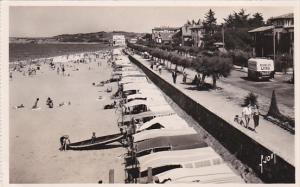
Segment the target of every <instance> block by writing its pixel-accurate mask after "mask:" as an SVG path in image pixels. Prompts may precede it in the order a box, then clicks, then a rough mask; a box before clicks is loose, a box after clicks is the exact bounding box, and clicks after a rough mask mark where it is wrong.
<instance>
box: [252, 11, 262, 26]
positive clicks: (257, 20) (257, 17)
mask: <svg viewBox="0 0 300 187" xmlns="http://www.w3.org/2000/svg"><path fill="white" fill-rule="evenodd" d="M264 24H265V23H264V18H263V16H262V14H261V13H258V12H257V13H255V14H253V16H252V18H250V19H249V25H250V26H251V27H260V26H263V25H264Z"/></svg>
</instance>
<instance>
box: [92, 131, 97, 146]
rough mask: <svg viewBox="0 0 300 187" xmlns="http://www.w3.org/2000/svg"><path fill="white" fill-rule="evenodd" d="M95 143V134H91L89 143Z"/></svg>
mask: <svg viewBox="0 0 300 187" xmlns="http://www.w3.org/2000/svg"><path fill="white" fill-rule="evenodd" d="M95 142H96V133H95V132H93V135H92V138H91V143H95Z"/></svg>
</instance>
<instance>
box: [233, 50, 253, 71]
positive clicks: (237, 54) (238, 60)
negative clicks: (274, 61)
mask: <svg viewBox="0 0 300 187" xmlns="http://www.w3.org/2000/svg"><path fill="white" fill-rule="evenodd" d="M229 54H230V55H231V56H232V59H233V64H234V65H237V66H242V67H247V66H248V59H249V58H251V55H250V54H249V53H247V52H245V51H242V50H232V51H230V53H229Z"/></svg>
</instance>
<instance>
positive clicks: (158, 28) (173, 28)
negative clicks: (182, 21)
mask: <svg viewBox="0 0 300 187" xmlns="http://www.w3.org/2000/svg"><path fill="white" fill-rule="evenodd" d="M178 29H180V27H166V26H162V27H154V29H152V30H171V31H175V30H178Z"/></svg>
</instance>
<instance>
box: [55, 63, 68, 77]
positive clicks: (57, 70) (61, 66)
mask: <svg viewBox="0 0 300 187" xmlns="http://www.w3.org/2000/svg"><path fill="white" fill-rule="evenodd" d="M60 71H61V72H62V75H63V76H65V71H66V69H65V65H64V64H61V65H60V66H58V67H57V68H56V72H57V75H59V73H60Z"/></svg>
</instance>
